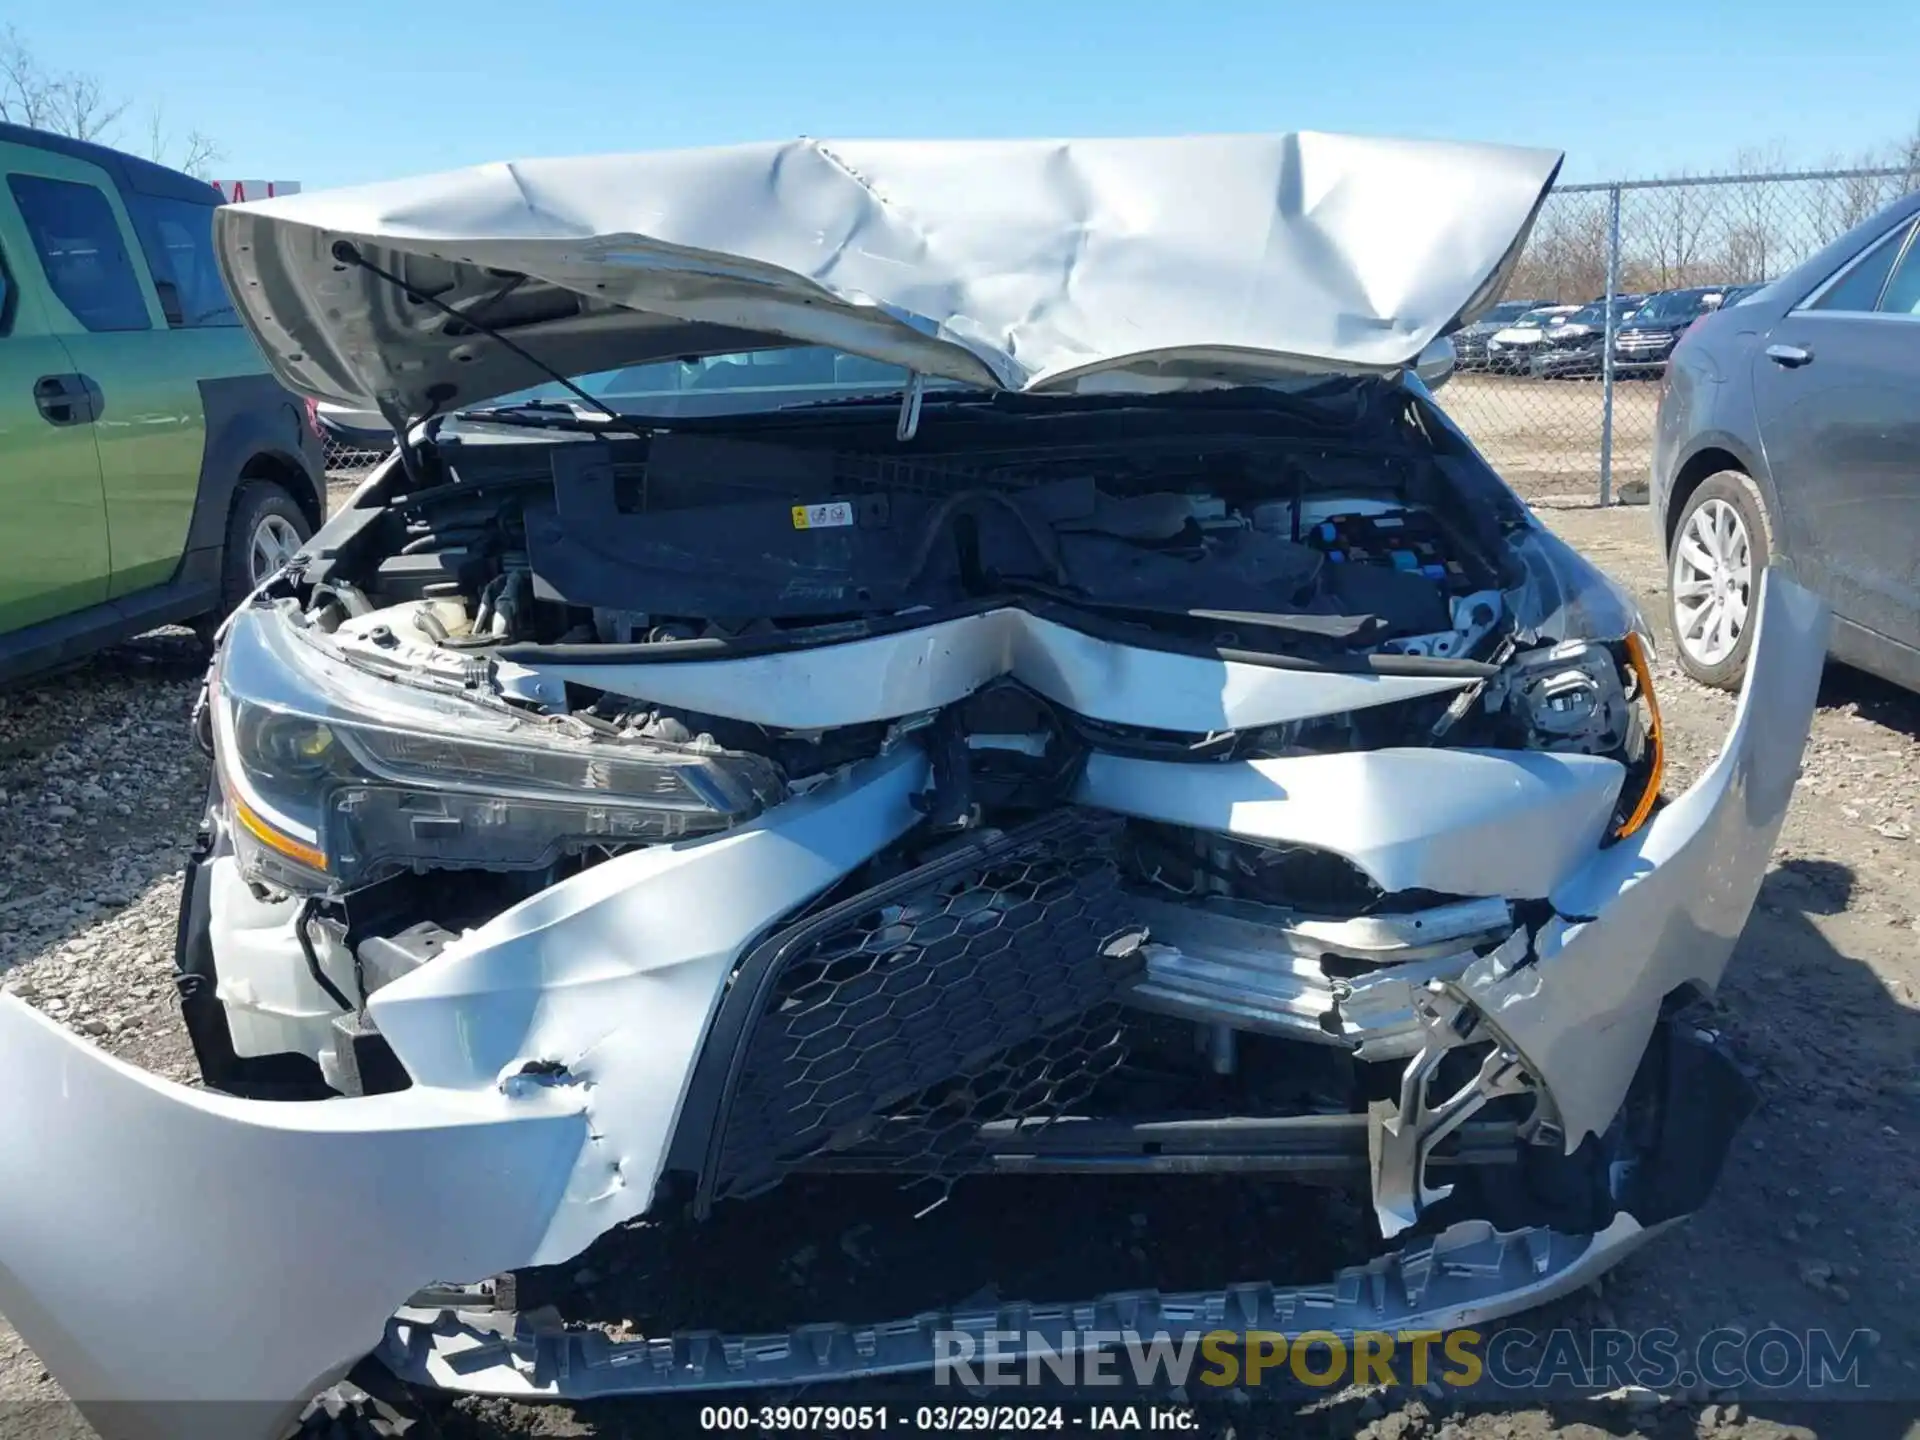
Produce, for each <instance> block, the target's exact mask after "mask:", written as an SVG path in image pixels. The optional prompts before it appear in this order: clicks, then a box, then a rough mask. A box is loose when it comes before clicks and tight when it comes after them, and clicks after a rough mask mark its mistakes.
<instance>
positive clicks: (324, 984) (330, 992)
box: [293, 895, 353, 1014]
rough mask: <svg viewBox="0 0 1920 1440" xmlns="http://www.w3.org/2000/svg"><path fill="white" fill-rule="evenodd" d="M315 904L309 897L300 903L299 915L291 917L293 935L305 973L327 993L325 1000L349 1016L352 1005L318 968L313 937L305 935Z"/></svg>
mask: <svg viewBox="0 0 1920 1440" xmlns="http://www.w3.org/2000/svg"><path fill="white" fill-rule="evenodd" d="M316 903H317V902H315V900H314V899H313V897H312V896H311V895H309V896H308V897H307V898H306V899H305V900H302V901H301V902H300V913H299V914H298V915H296V916H294V917H293V933H294V936H295V938H296V939H298V940H299V942H300V953H301V955H302V956H304V957H305V958H306V962H307V973H308V974H309V975H311V976H312V977H313V983H314V984H316V985H318V986H319V987H320V988H321V989H322V990H324V991H326V992H327V998H328V999H329V1000H331V1001H333V1003H334V1004H336V1005H338V1006H339V1007H340V1008H341V1009H342V1010H343V1011H346V1012H348V1013H349V1014H350V1013H352V1011H353V1004H352V1002H351V1001H349V1000H348V999H347V997H346V996H345V995H342V994H341V993H340V987H339V986H338V985H336V984H334V983H333V981H331V980H329V979H328V978H327V973H326V971H324V970H322V969H321V968H320V956H319V954H318V952H316V951H315V950H314V948H313V937H312V936H311V935H309V934H307V922H308V921H309V920H311V919H312V918H313V911H314V906H315V904H316Z"/></svg>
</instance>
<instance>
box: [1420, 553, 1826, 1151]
mask: <svg viewBox="0 0 1920 1440" xmlns="http://www.w3.org/2000/svg"><path fill="white" fill-rule="evenodd" d="M1757 618H1758V628H1757V629H1756V630H1755V631H1754V636H1753V648H1752V651H1751V658H1750V660H1749V662H1748V665H1747V682H1746V685H1745V687H1744V688H1743V689H1742V690H1741V692H1740V702H1739V705H1738V707H1737V708H1736V709H1735V711H1734V717H1733V728H1732V729H1731V730H1730V731H1729V732H1728V734H1727V741H1726V744H1725V745H1724V746H1723V747H1722V749H1721V751H1720V756H1719V758H1718V759H1717V760H1715V761H1714V763H1713V764H1712V765H1711V766H1710V767H1708V769H1707V771H1706V773H1705V774H1703V775H1702V776H1701V777H1700V779H1699V780H1698V781H1697V782H1695V784H1694V785H1693V787H1692V788H1691V789H1690V790H1688V791H1687V792H1686V793H1685V794H1684V795H1682V796H1680V798H1679V799H1677V800H1675V801H1674V802H1673V803H1672V804H1670V805H1668V806H1667V807H1666V808H1665V809H1663V810H1661V811H1660V812H1659V813H1658V814H1657V815H1655V816H1654V818H1653V820H1652V821H1651V822H1650V823H1649V824H1647V825H1646V826H1644V827H1643V828H1642V829H1641V830H1640V831H1639V832H1637V833H1636V834H1634V835H1632V836H1630V837H1629V838H1627V839H1626V840H1623V841H1621V842H1619V843H1618V844H1616V845H1613V846H1611V847H1609V848H1608V849H1605V850H1602V851H1600V852H1599V854H1597V855H1596V856H1595V857H1594V858H1593V859H1592V860H1591V861H1590V862H1588V864H1586V865H1585V866H1583V867H1582V868H1581V869H1579V870H1578V871H1576V872H1575V873H1574V874H1572V875H1571V876H1569V877H1568V878H1567V879H1566V880H1565V881H1563V882H1562V883H1561V884H1560V885H1559V886H1557V887H1556V888H1555V889H1554V891H1553V893H1552V896H1551V900H1552V904H1553V909H1554V915H1553V918H1551V919H1550V920H1549V921H1548V922H1547V923H1546V924H1545V925H1544V926H1542V927H1541V929H1540V933H1539V934H1538V935H1537V936H1536V937H1535V941H1534V947H1533V948H1534V953H1533V954H1532V955H1530V956H1527V957H1525V958H1523V959H1522V960H1521V961H1519V962H1518V963H1515V964H1511V965H1508V964H1506V963H1505V962H1504V961H1503V960H1502V958H1501V957H1500V956H1499V955H1497V954H1496V955H1488V956H1485V957H1483V958H1482V959H1480V960H1479V961H1477V962H1476V963H1475V964H1474V965H1472V966H1471V967H1469V968H1468V969H1467V971H1466V972H1465V973H1464V974H1463V975H1462V976H1461V978H1460V980H1459V982H1458V983H1457V984H1456V985H1454V986H1452V987H1450V988H1452V989H1453V990H1454V992H1455V994H1457V995H1458V996H1459V997H1461V998H1463V999H1465V1000H1468V1001H1470V1002H1471V1003H1472V1004H1474V1005H1475V1006H1477V1007H1478V1008H1479V1009H1480V1011H1481V1014H1482V1016H1483V1017H1484V1018H1485V1019H1486V1021H1487V1023H1488V1024H1489V1025H1490V1026H1491V1027H1492V1028H1493V1029H1494V1031H1495V1032H1496V1033H1498V1034H1500V1035H1501V1036H1503V1037H1504V1038H1505V1039H1506V1041H1507V1042H1508V1044H1509V1046H1510V1047H1511V1048H1512V1049H1513V1050H1515V1051H1517V1052H1518V1053H1519V1055H1520V1057H1521V1058H1522V1060H1524V1061H1525V1062H1526V1065H1527V1068H1528V1069H1529V1070H1530V1071H1531V1072H1532V1073H1533V1074H1534V1075H1535V1076H1536V1077H1537V1078H1538V1079H1539V1080H1540V1082H1541V1083H1542V1084H1544V1085H1545V1086H1546V1088H1547V1091H1548V1093H1549V1095H1550V1096H1551V1097H1552V1099H1553V1102H1554V1105H1555V1107H1556V1109H1557V1110H1558V1112H1559V1118H1560V1123H1561V1125H1562V1127H1563V1128H1564V1130H1565V1135H1566V1146H1567V1149H1568V1150H1569V1151H1572V1150H1573V1149H1574V1148H1575V1147H1576V1146H1578V1145H1579V1143H1580V1141H1581V1140H1582V1139H1583V1138H1584V1137H1585V1136H1587V1135H1588V1134H1591V1133H1595V1132H1598V1131H1600V1130H1604V1129H1605V1128H1606V1127H1607V1125H1608V1124H1609V1123H1610V1122H1611V1121H1612V1119H1613V1116H1614V1114H1615V1112H1617V1111H1618V1110H1619V1108H1620V1103H1621V1101H1622V1100H1624V1099H1625V1098H1626V1093H1627V1086H1628V1084H1629V1083H1630V1082H1631V1081H1632V1079H1633V1072H1634V1069H1635V1067H1637V1066H1638V1065H1639V1063H1640V1057H1641V1055H1642V1054H1643V1053H1644V1052H1645V1050H1646V1048H1647V1040H1648V1038H1649V1037H1650V1036H1651V1035H1652V1033H1653V1026H1654V1023H1655V1021H1657V1020H1658V1019H1659V1015H1660V1005H1661V1002H1662V1001H1663V1000H1664V999H1665V997H1666V996H1667V995H1669V994H1671V993H1672V992H1673V991H1675V990H1678V989H1680V988H1682V987H1683V986H1689V985H1691V986H1694V987H1696V988H1697V989H1699V990H1702V991H1711V990H1712V989H1713V988H1714V987H1715V986H1716V985H1718V984H1719V981H1720V974H1721V972H1722V971H1723V970H1724V969H1725V968H1726V964H1727V957H1728V955H1729V954H1731V953H1732V951H1733V946H1734V942H1735V941H1736V940H1738V939H1739V938H1740V931H1741V930H1742V929H1743V928H1744V927H1745V926H1746V923H1747V915H1748V913H1749V912H1750V911H1751V910H1752V909H1753V901H1754V897H1755V896H1756V895H1757V894H1758V893H1759V890H1760V882H1761V880H1762V879H1764V878H1765V876H1766V870H1767V859H1768V857H1769V856H1770V855H1771V854H1772V853H1773V843H1774V840H1775V839H1776V838H1777V837H1778V835H1779V833H1780V824H1781V821H1782V820H1784V819H1785V818H1786V813H1787V802H1788V801H1789V800H1790V799H1791V798H1792V795H1793V784H1794V781H1795V780H1796V779H1797V778H1798V777H1799V774H1800V756H1801V752H1802V751H1803V750H1804V749H1805V747H1806V743H1807V732H1808V729H1809V728H1810V727H1811V725H1812V723H1813V707H1814V701H1815V698H1816V696H1817V694H1818V692H1819V689H1820V675H1821V671H1822V670H1823V669H1824V668H1825V665H1826V657H1827V630H1828V624H1829V616H1828V613H1827V606H1826V603H1825V602H1824V601H1822V600H1821V599H1820V598H1819V597H1818V596H1816V595H1814V594H1812V593H1811V592H1810V591H1808V590H1805V589H1803V588H1802V587H1801V586H1799V585H1797V584H1795V583H1794V582H1793V581H1791V580H1788V579H1786V578H1784V577H1783V576H1781V575H1779V574H1776V573H1774V572H1772V571H1769V572H1768V573H1767V574H1766V575H1765V576H1764V577H1763V578H1762V580H1761V582H1760V603H1759V605H1758V607H1757Z"/></svg>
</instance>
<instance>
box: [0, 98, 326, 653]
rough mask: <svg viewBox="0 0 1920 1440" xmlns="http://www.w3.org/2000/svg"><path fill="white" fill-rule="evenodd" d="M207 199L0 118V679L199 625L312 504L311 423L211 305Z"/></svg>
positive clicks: (310, 512)
mask: <svg viewBox="0 0 1920 1440" xmlns="http://www.w3.org/2000/svg"><path fill="white" fill-rule="evenodd" d="M219 203H220V196H219V194H218V193H217V192H216V191H215V190H214V189H213V188H212V187H211V186H209V185H207V184H206V183H205V182H204V181H200V180H195V179H193V178H192V177H191V176H187V175H182V174H180V173H178V172H177V171H173V170H168V169H165V168H163V167H161V166H158V165H153V164H149V163H148V162H147V161H144V160H139V159H136V158H134V157H133V156H131V155H123V154H120V153H119V152H117V151H114V150H108V149H106V148H104V147H102V146H99V145H90V144H85V143H82V142H80V141H75V140H68V139H65V138H62V137H59V136H55V135H49V134H46V133H45V132H43V131H38V130H29V129H26V128H24V127H21V126H17V125H0V680H10V679H14V678H17V677H18V676H20V675H23V674H26V673H29V672H31V671H35V670H40V669H43V668H45V667H47V666H50V665H56V664H60V663H62V662H64V661H67V660H70V659H73V658H76V657H78V656H80V655H83V654H86V653H88V652H89V651H92V650H94V649H97V648H99V647H100V646H103V645H108V644H111V643H113V642H114V641H117V640H121V639H125V638H126V637H128V636H130V635H134V634H137V633H139V632H140V631H142V630H150V629H152V628H154V627H155V626H158V625H164V624H171V623H176V622H183V621H197V622H201V623H202V624H203V625H204V624H207V623H210V622H211V621H212V620H213V619H215V618H217V617H218V616H220V615H223V614H224V613H225V612H226V611H227V610H229V609H231V608H232V606H233V605H234V604H236V603H237V602H238V601H239V600H240V599H241V598H242V597H244V596H245V595H246V594H247V592H248V591H250V590H251V589H253V587H254V586H255V585H256V584H257V583H258V582H259V581H261V580H262V579H264V578H266V576H267V575H268V574H270V573H271V572H272V571H274V570H276V569H278V568H279V566H280V564H281V563H282V561H284V560H285V559H286V557H288V556H290V555H292V554H293V552H294V551H296V550H297V549H299V548H300V546H301V545H302V544H303V543H304V542H305V541H306V538H307V537H308V536H309V535H311V534H312V533H313V531H314V529H315V527H316V526H318V525H319V523H320V519H321V514H322V509H323V505H322V499H323V490H322V488H321V483H320V478H319V477H320V476H321V473H322V470H323V466H322V463H321V459H320V444H319V439H318V436H317V433H316V432H315V431H314V430H313V429H312V428H311V427H310V426H309V424H308V423H307V419H306V417H305V416H304V415H303V413H302V410H301V406H300V403H299V402H298V401H297V400H296V399H295V398H294V397H293V396H292V395H291V394H289V393H288V392H287V391H286V390H284V389H282V388H281V386H280V385H279V383H278V382H277V381H275V380H274V379H273V378H272V377H271V376H270V375H269V374H268V373H267V368H266V364H265V362H264V361H263V359H262V358H261V355H260V352H259V350H258V349H257V348H256V347H255V345H254V343H253V340H252V338H251V336H249V334H248V333H247V331H246V330H245V329H243V328H242V327H241V325H240V320H239V317H238V315H237V314H236V313H235V311H234V308H233V306H232V305H231V304H230V303H229V300H228V297H227V292H226V287H225V285H224V283H223V282H222V280H221V277H220V270H219V266H218V264H217V262H216V261H215V258H214V251H213V214H214V210H215V209H216V207H217V206H218V205H219Z"/></svg>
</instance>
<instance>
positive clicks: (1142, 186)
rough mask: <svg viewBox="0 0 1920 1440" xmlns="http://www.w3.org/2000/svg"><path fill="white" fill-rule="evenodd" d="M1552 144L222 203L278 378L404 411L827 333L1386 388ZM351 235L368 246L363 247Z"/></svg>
mask: <svg viewBox="0 0 1920 1440" xmlns="http://www.w3.org/2000/svg"><path fill="white" fill-rule="evenodd" d="M1560 159H1561V157H1560V155H1559V154H1558V153H1557V152H1555V151H1550V150H1533V149H1519V148H1514V147H1508V146H1493V145H1464V144H1452V143H1441V142H1431V141H1408V140H1382V139H1366V138H1357V137H1353V136H1344V135H1325V134H1316V133H1309V132H1300V133H1297V134H1288V135H1248V136H1193V137H1182V138H1173V139H1147V140H1018V141H939V142H929V141H826V140H810V139H803V140H791V141H783V142H773V143H764V144H752V145H737V146H727V147H718V148H713V149H705V150H683V151H666V152H659V153H653V154H643V155H612V156H597V157H588V158H581V159H569V160H531V161H515V162H508V163H504V164H496V165H486V166H480V167H477V168H475V169H471V170H459V171H452V172H449V173H446V174H442V175H432V176H426V177H423V178H420V179H414V180H399V181H391V182H385V183H381V184H375V185H364V186H358V187H354V188H350V189H343V190H334V191H320V192H312V193H302V194H297V195H289V196H282V197H279V198H276V199H272V200H263V201H256V202H253V203H251V204H245V205H229V206H223V207H222V208H221V209H220V210H219V212H218V216H217V219H216V223H215V235H216V238H217V241H218V246H219V252H220V259H221V264H222V266H223V268H224V269H225V272H226V278H227V283H228V287H229V289H230V290H231V291H232V292H233V294H234V296H235V298H236V301H237V303H238V305H239V308H240V312H241V314H242V315H243V316H244V317H245V319H246V323H247V324H248V326H249V327H250V328H251V329H252V330H253V332H254V334H255V336H256V337H257V338H258V340H259V341H260V343H261V345H262V347H263V348H264V349H265V351H266V353H267V356H268V357H269V360H270V361H271V363H272V366H273V369H274V371H275V373H276V374H277V375H278V376H279V377H280V379H281V380H282V381H283V382H285V383H286V384H287V385H288V386H290V387H291V388H293V389H295V390H296V391H299V392H302V393H305V394H309V395H314V396H317V397H320V398H322V399H329V400H335V401H340V402H343V403H348V404H356V405H365V404H369V403H371V404H374V405H377V406H381V407H383V408H384V409H385V410H386V411H387V412H388V413H389V414H390V415H392V414H395V413H398V414H404V415H407V416H419V415H421V414H424V413H426V412H428V411H430V410H435V409H446V408H450V407H456V408H457V407H458V406H460V405H464V404H473V403H477V402H479V401H481V400H484V399H488V398H491V397H493V396H496V395H499V394H503V393H505V392H506V391H509V390H513V389H517V388H519V387H521V386H524V385H528V384H531V383H534V382H536V381H538V380H540V379H542V378H544V377H543V376H542V375H541V374H540V372H539V371H538V370H536V369H535V368H533V367H532V366H530V365H529V364H528V363H527V362H526V361H525V360H523V359H521V358H520V357H518V356H516V355H514V354H513V353H512V352H511V351H510V350H509V349H508V348H507V347H505V346H503V345H501V344H500V343H499V342H498V341H496V340H493V339H491V338H489V337H487V336H485V335H482V334H480V333H479V332H477V331H475V330H473V329H472V328H471V327H469V326H467V325H465V324H464V323H462V322H461V321H459V320H455V319H453V318H452V317H450V316H448V315H447V314H446V313H445V312H444V311H442V310H441V309H439V308H438V307H437V306H435V305H432V304H428V303H425V302H423V301H420V300H417V299H409V298H408V297H407V296H406V295H405V294H403V293H402V292H401V291H400V290H399V289H398V288H397V287H395V286H393V285H391V284H389V283H388V282H387V281H385V280H382V279H381V278H379V277H378V276H377V275H375V274H374V273H372V272H371V271H369V270H367V269H365V268H362V267H361V266H360V265H358V264H356V263H354V261H353V259H352V256H353V255H356V254H357V255H358V256H360V257H363V258H364V259H365V260H366V261H367V262H370V263H371V264H372V265H375V266H378V267H379V268H380V269H381V270H384V271H387V272H389V273H390V274H393V275H396V276H399V277H401V278H402V279H404V281H405V282H406V284H407V285H408V286H409V287H411V288H412V289H414V290H415V291H417V292H419V293H420V294H424V295H429V296H432V297H433V298H434V299H436V300H438V301H440V302H441V303H443V304H445V305H449V306H452V307H453V308H454V309H456V310H459V311H462V312H465V313H470V314H472V315H473V316H474V317H475V318H476V319H478V320H480V321H481V322H482V323H485V324H487V325H489V326H491V327H494V328H496V329H498V330H500V331H502V332H503V333H506V334H508V335H509V336H510V337H511V338H512V339H513V341H514V342H515V343H516V344H518V345H520V346H521V347H522V348H524V349H525V350H527V351H528V352H529V353H530V354H532V355H535V356H537V357H538V358H539V359H540V360H542V361H543V362H544V363H546V364H547V365H550V366H552V367H553V368H554V369H556V370H559V371H561V372H563V373H569V374H579V373H583V372H586V371H591V370H602V369H611V368H614V367H617V366H622V365H633V364H641V363H645V362H648V361H653V360H663V359H670V358H673V357H676V356H688V355H699V354H719V353H724V352H728V351H738V350H748V349H757V348H772V347H779V346H786V345H793V344H825V345H831V346H835V347H837V348H839V349H841V350H845V351H849V352H852V353H855V354H859V355H865V356H868V357H870V358H872V359H875V360H881V361H887V362H891V363H895V364H899V365H904V366H907V367H908V368H910V369H913V370H917V371H920V372H922V373H924V374H927V375H931V376H941V377H945V378H949V379H953V380H958V381H961V382H963V383H970V384H976V385H983V386H994V387H1000V388H1005V389H1008V390H1040V389H1049V388H1051V389H1071V388H1075V387H1076V386H1077V385H1079V383H1080V382H1081V381H1083V380H1084V379H1086V378H1087V377H1091V376H1114V375H1121V376H1127V377H1138V378H1135V379H1120V380H1114V379H1108V380H1105V381H1103V382H1102V383H1104V384H1107V385H1114V384H1128V383H1143V382H1144V383H1152V384H1181V383H1191V382H1202V383H1204V382H1208V381H1214V382H1217V381H1220V380H1227V381H1246V380H1257V379H1259V378H1262V377H1265V376H1272V375H1275V374H1283V373H1288V372H1299V371H1303V370H1305V371H1346V372H1374V373H1384V372H1388V371H1393V370H1398V369H1401V368H1404V367H1406V366H1408V365H1410V364H1411V363H1412V362H1413V361H1414V360H1415V358H1416V357H1417V356H1418V355H1419V354H1420V352H1421V351H1422V350H1423V349H1424V348H1425V347H1426V346H1427V345H1428V344H1429V343H1430V342H1432V341H1433V340H1434V339H1435V338H1436V337H1438V336H1440V335H1442V334H1445V333H1447V332H1449V331H1451V330H1452V329H1454V328H1456V326H1457V325H1459V324H1461V323H1464V322H1466V321H1470V320H1472V319H1473V318H1474V317H1475V316H1476V315H1478V314H1479V313H1480V312H1481V311H1482V310H1484V309H1485V308H1486V306H1488V305H1490V304H1491V303H1493V301H1494V299H1495V298H1496V296H1497V295H1498V293H1499V291H1500V288H1501V286H1502V285H1503V284H1504V283H1505V280H1506V278H1507V274H1508V272H1509V271H1510V269H1511V267H1512V265H1513V263H1514V261H1515V259H1516V258H1517V256H1518V253H1519V249H1520V245H1521V243H1522V242H1523V241H1524V240H1525V238H1526V235H1527V231H1528V230H1529V228H1530V227H1531V225H1532V222H1533V217H1534V215H1535V213H1536V211H1537V210H1538V207H1539V204H1540V201H1541V199H1542V198H1543V196H1544V194H1545V192H1546V190H1547V188H1548V187H1549V186H1550V185H1551V184H1552V182H1553V179H1554V176H1555V175H1556V173H1557V172H1558V170H1559V165H1560ZM342 242H346V245H349V246H351V247H352V248H351V250H347V249H345V248H344V247H343V244H342Z"/></svg>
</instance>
